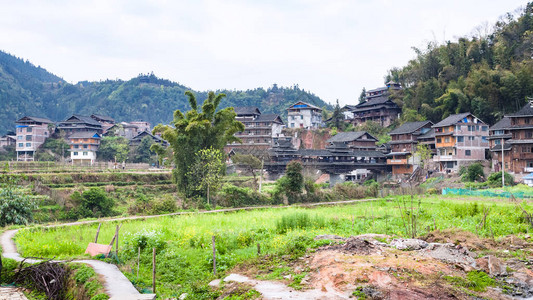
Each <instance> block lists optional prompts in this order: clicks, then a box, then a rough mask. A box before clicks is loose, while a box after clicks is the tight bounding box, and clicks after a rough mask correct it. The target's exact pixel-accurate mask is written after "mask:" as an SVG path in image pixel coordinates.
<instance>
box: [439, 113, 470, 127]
mask: <svg viewBox="0 0 533 300" xmlns="http://www.w3.org/2000/svg"><path fill="white" fill-rule="evenodd" d="M470 115H471V113H469V112H466V113H462V114H455V115H450V116H448V117H447V118H446V119H444V120H442V121H440V122H439V123H437V124H435V125H433V126H432V127H442V126H449V125H455V124H457V123H459V121H461V120H463V119H464V118H466V117H468V116H470Z"/></svg>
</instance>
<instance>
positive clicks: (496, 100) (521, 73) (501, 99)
mask: <svg viewBox="0 0 533 300" xmlns="http://www.w3.org/2000/svg"><path fill="white" fill-rule="evenodd" d="M532 12H533V3H529V4H527V5H526V7H525V9H524V10H523V11H522V12H521V13H520V15H518V16H517V17H514V16H513V15H511V14H507V15H506V16H505V18H502V19H501V20H500V21H498V22H497V23H496V24H495V27H494V31H493V32H491V33H489V34H487V35H482V34H480V35H479V36H474V37H471V38H466V37H463V38H459V40H458V41H457V42H450V41H448V42H446V43H444V44H442V45H438V44H436V43H433V42H431V43H429V44H428V45H427V47H426V48H425V49H415V52H416V58H415V59H413V60H411V61H410V62H409V63H408V64H407V65H406V66H405V67H403V68H400V69H398V68H394V69H391V70H390V71H389V74H388V75H387V76H386V78H385V81H389V80H395V81H397V82H400V83H401V84H402V86H404V87H405V88H406V89H405V91H404V96H403V98H402V99H401V102H402V103H403V116H402V121H403V122H406V121H414V120H420V119H422V118H424V119H429V120H432V121H433V122H436V121H440V120H441V119H443V118H445V117H447V116H448V115H450V114H455V113H461V112H472V113H473V114H474V115H476V116H477V117H479V118H480V119H482V120H483V121H485V122H488V123H490V124H493V123H495V122H496V121H497V120H499V119H500V118H501V117H502V116H503V115H505V114H508V113H512V112H514V111H517V110H518V109H519V108H520V107H521V106H523V105H524V104H525V99H526V97H527V96H532V95H533V79H532V78H533V61H532V60H531V46H532V45H533V35H532V29H533V22H532V20H533V14H532Z"/></svg>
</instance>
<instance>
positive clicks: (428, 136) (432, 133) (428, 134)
mask: <svg viewBox="0 0 533 300" xmlns="http://www.w3.org/2000/svg"><path fill="white" fill-rule="evenodd" d="M434 137H435V129H433V128H431V129H430V130H428V132H426V133H424V134H422V135H419V136H418V139H419V140H424V139H432V138H434Z"/></svg>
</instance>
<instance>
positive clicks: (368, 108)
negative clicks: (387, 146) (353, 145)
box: [345, 82, 402, 127]
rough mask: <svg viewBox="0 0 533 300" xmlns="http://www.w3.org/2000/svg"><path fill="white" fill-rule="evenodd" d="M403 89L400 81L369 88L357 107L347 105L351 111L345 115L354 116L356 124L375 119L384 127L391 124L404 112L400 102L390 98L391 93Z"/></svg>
mask: <svg viewBox="0 0 533 300" xmlns="http://www.w3.org/2000/svg"><path fill="white" fill-rule="evenodd" d="M401 89H402V87H401V86H400V85H399V84H398V83H395V82H388V83H387V86H385V87H381V88H377V89H374V90H369V91H367V92H366V100H365V101H364V102H362V103H359V104H357V105H356V106H355V107H349V106H346V107H345V108H346V109H347V110H348V109H350V112H345V116H353V120H352V122H353V124H354V125H360V124H363V123H365V122H367V121H374V122H376V123H378V124H380V125H381V126H383V127H387V126H390V125H391V124H392V123H393V122H394V121H395V120H396V119H398V118H399V115H400V113H401V112H402V110H401V108H400V107H399V106H398V104H396V103H394V101H392V100H391V99H390V94H391V91H397V90H401ZM350 113H351V114H350Z"/></svg>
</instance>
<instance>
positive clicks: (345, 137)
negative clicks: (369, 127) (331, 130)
mask: <svg viewBox="0 0 533 300" xmlns="http://www.w3.org/2000/svg"><path fill="white" fill-rule="evenodd" d="M365 134H368V135H369V136H370V137H372V138H373V139H375V140H376V141H377V139H376V138H375V137H373V136H372V135H370V134H369V133H368V132H366V131H348V132H339V133H337V134H336V135H334V136H332V137H330V138H329V139H328V140H327V141H326V143H333V142H345V143H346V142H352V141H355V140H357V139H359V138H360V137H362V136H363V135H365Z"/></svg>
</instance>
